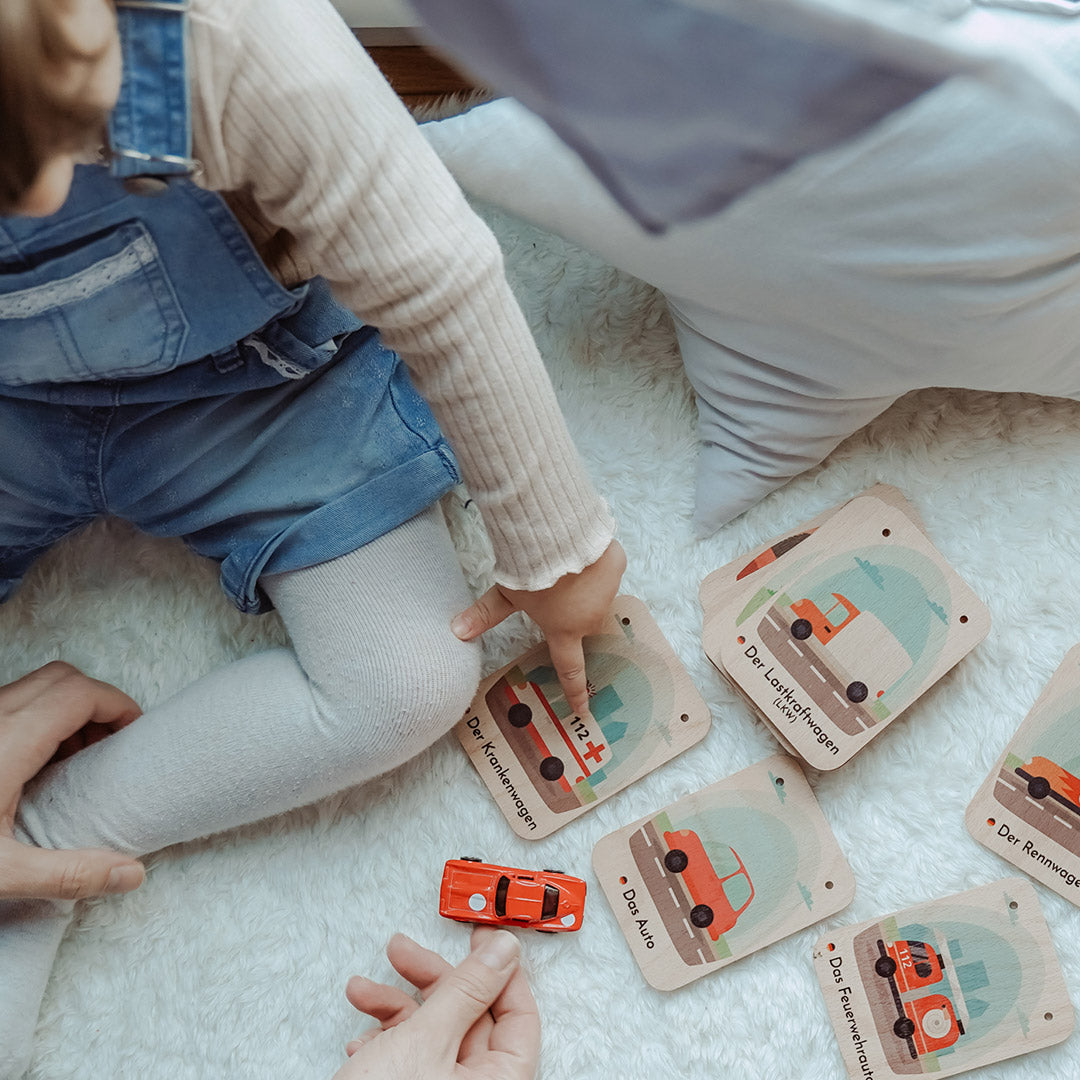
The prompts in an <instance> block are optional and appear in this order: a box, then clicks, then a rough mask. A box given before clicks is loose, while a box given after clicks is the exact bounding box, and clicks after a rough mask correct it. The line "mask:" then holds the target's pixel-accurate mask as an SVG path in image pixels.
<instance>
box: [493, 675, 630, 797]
mask: <svg viewBox="0 0 1080 1080" xmlns="http://www.w3.org/2000/svg"><path fill="white" fill-rule="evenodd" d="M506 694H507V698H508V699H509V701H510V706H509V708H508V709H507V713H506V718H507V720H508V721H509V722H510V724H511V725H512V726H513V727H516V728H522V729H524V730H526V731H527V733H528V734H529V736H530V737H531V738H532V740H533V741H534V742H535V743H536V746H537V749H539V751H540V754H541V761H540V766H539V772H540V775H541V776H542V777H543V778H544V779H545V780H551V781H553V782H554V783H557V784H559V786H560V787H562V788H563V789H564V790H565V791H570V790H571V785H572V784H580V783H581V782H582V780H587V779H588V778H589V777H590V776H592V774H593V773H594V772H596V771H597V770H599V769H601V768H603V767H604V765H606V764H607V763H608V762H609V761H610V760H611V749H610V747H608V746H607V744H606V743H605V742H604V741H603V736H602V734H601V732H600V730H599V728H598V726H597V725H595V724H591V723H586V722H585V721H583V720H582V719H581V717H580V716H568V717H566V718H565V719H560V718H559V717H558V716H556V714H555V710H554V709H553V708H552V707H551V704H550V703H549V701H548V699H547V698H546V697H545V696H544V693H543V691H542V690H541V689H540V687H539V686H537V684H536V683H534V682H531V681H525V682H522V683H514V684H513V685H510V684H508V685H507V689H506Z"/></svg>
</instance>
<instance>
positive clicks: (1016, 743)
mask: <svg viewBox="0 0 1080 1080" xmlns="http://www.w3.org/2000/svg"><path fill="white" fill-rule="evenodd" d="M1078 690H1080V645H1077V646H1074V647H1073V648H1072V649H1070V650H1069V652H1068V653H1067V654H1066V656H1065V659H1064V660H1063V661H1062V662H1061V665H1060V667H1059V668H1058V669H1057V671H1056V672H1054V675H1053V677H1052V678H1051V679H1050V681H1049V682H1048V683H1047V685H1046V688H1045V689H1044V690H1043V692H1042V694H1040V695H1039V699H1038V701H1036V702H1035V704H1034V706H1032V709H1031V712H1029V713H1028V715H1027V717H1026V718H1025V719H1024V722H1023V723H1022V724H1021V725H1020V727H1019V728H1018V730H1017V732H1016V734H1015V735H1014V736H1013V738H1012V740H1011V741H1010V743H1009V745H1008V746H1007V747H1006V748H1005V751H1004V753H1003V754H1002V755H1001V757H1000V758H998V761H997V764H996V765H995V766H994V768H993V770H992V772H991V773H990V775H989V776H988V777H987V778H986V780H985V781H984V782H983V784H982V787H980V788H979V790H978V791H977V792H976V794H975V798H974V799H972V800H971V804H970V805H969V806H968V809H967V814H966V815H965V822H966V823H967V827H968V831H969V832H970V833H971V835H972V836H974V837H975V839H976V840H978V841H979V843H981V844H985V845H986V847H988V848H989V849H990V850H991V851H995V852H997V854H999V855H1000V856H1002V858H1005V859H1007V860H1008V861H1009V862H1011V863H1012V864H1013V865H1015V866H1018V867H1019V868H1020V869H1021V870H1023V871H1024V873H1026V874H1030V875H1031V876H1032V877H1033V878H1035V879H1036V880H1037V881H1041V882H1042V883H1043V884H1044V885H1046V886H1048V887H1049V888H1051V889H1053V890H1054V892H1056V893H1060V894H1061V895H1062V896H1064V897H1065V899H1066V900H1069V901H1070V902H1072V903H1074V904H1076V905H1077V906H1078V907H1080V695H1078V693H1077V691H1078Z"/></svg>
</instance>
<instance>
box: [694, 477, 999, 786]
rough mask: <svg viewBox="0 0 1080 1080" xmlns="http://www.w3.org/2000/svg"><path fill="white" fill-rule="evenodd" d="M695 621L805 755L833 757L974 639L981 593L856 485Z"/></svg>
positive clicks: (981, 621) (869, 734) (986, 620)
mask: <svg viewBox="0 0 1080 1080" xmlns="http://www.w3.org/2000/svg"><path fill="white" fill-rule="evenodd" d="M796 550H797V553H796V552H792V553H791V554H790V555H788V556H787V557H786V558H785V559H784V560H783V561H782V562H781V563H778V564H777V566H776V567H775V570H774V572H770V573H768V574H767V576H766V575H764V574H760V573H759V574H754V575H753V580H752V581H751V583H750V584H749V586H748V587H747V589H746V591H745V592H742V593H740V594H738V595H737V597H736V598H735V599H734V600H733V601H731V602H730V603H729V605H728V606H727V607H726V608H724V609H723V610H722V611H721V612H720V613H719V614H718V615H715V616H714V617H712V618H711V619H710V620H709V622H708V623H707V625H706V627H705V632H704V637H705V651H706V653H707V655H708V656H709V658H710V659H711V660H712V661H713V663H714V664H716V666H717V667H718V668H719V669H720V670H721V671H722V672H723V673H724V674H725V675H726V676H727V677H728V678H729V679H730V680H731V681H732V682H733V683H734V684H735V685H737V686H738V688H739V690H740V691H741V692H742V693H743V694H744V695H745V696H746V697H747V698H748V699H749V700H750V701H751V702H752V703H753V705H754V706H755V708H756V709H757V711H758V712H759V714H760V715H761V716H762V717H763V718H764V719H765V720H766V721H767V722H768V723H769V724H770V725H771V726H772V727H773V728H775V729H776V730H777V731H778V732H780V733H781V734H782V736H783V739H784V741H785V742H786V743H787V744H788V745H790V746H791V747H793V748H794V749H795V751H796V752H797V753H798V754H799V756H800V757H802V758H803V760H805V761H806V762H807V763H808V764H810V765H812V766H814V767H815V768H818V769H835V768H838V767H839V766H841V765H843V764H844V762H846V761H848V760H849V759H850V758H851V756H852V755H853V754H854V753H856V751H858V750H860V749H861V748H862V747H863V746H865V745H866V743H867V742H869V741H870V739H872V738H874V737H875V736H876V735H878V734H880V733H881V731H882V730H883V729H884V727H885V726H886V725H887V724H889V723H890V722H891V721H892V720H894V719H895V718H896V717H897V716H898V715H899V714H900V713H901V712H903V710H904V709H906V708H907V707H908V706H909V705H910V704H911V703H912V702H913V701H915V699H916V698H918V697H919V696H920V695H921V694H922V693H924V692H925V691H926V690H927V689H929V688H930V686H932V685H933V684H934V683H935V682H936V681H937V680H938V679H940V678H941V676H942V675H944V674H945V673H946V672H947V671H948V670H949V669H950V668H951V667H953V665H954V664H956V663H957V662H958V661H959V660H960V659H961V658H962V657H963V656H964V655H966V654H967V653H968V652H969V651H970V650H971V649H972V648H974V647H975V645H977V644H978V643H979V642H980V641H981V640H982V639H983V638H984V637H985V636H986V634H987V632H988V631H989V628H990V615H989V612H988V611H987V609H986V607H985V605H984V604H983V603H982V602H981V601H980V600H979V599H978V598H977V597H976V596H975V594H974V593H973V592H972V591H971V589H970V588H968V586H967V585H966V584H965V583H964V582H963V581H962V580H961V578H960V576H959V575H958V574H957V573H956V571H955V570H953V569H952V568H951V567H950V566H949V565H948V563H947V562H946V561H945V559H944V557H943V556H942V555H941V553H940V552H938V551H937V549H936V548H935V547H934V546H933V544H931V543H930V541H929V539H928V538H927V536H926V534H925V533H923V532H922V530H921V529H920V528H919V527H918V526H917V525H915V524H914V523H913V522H912V521H911V520H910V519H909V518H908V517H907V516H906V514H905V513H903V512H902V510H901V509H899V508H897V507H895V506H890V505H888V504H886V503H884V502H882V501H881V500H880V499H877V498H873V497H871V496H861V497H859V498H857V499H853V500H852V501H851V502H849V503H847V504H846V505H845V506H843V507H842V508H841V509H840V510H838V511H837V512H836V513H835V514H834V515H833V516H832V517H831V518H829V520H828V521H826V522H825V523H824V524H822V525H820V526H818V527H817V529H816V530H815V531H814V532H813V534H812V535H811V536H809V537H807V538H806V539H805V540H803V541H802V542H801V543H800V544H799V545H798V548H797V549H796Z"/></svg>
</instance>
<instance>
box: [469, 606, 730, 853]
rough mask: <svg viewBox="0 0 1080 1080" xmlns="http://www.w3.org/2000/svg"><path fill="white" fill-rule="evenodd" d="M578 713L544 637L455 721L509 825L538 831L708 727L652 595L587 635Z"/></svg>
mask: <svg viewBox="0 0 1080 1080" xmlns="http://www.w3.org/2000/svg"><path fill="white" fill-rule="evenodd" d="M584 644H585V674H586V677H587V678H588V683H589V713H588V714H587V715H583V716H575V715H574V714H573V713H572V712H571V711H570V707H569V705H568V704H567V702H566V698H565V697H564V696H563V693H562V689H561V688H560V686H559V680H558V678H557V677H556V675H555V671H554V669H553V668H552V666H551V657H550V654H549V653H548V647H547V645H546V644H545V643H543V642H541V643H540V644H539V645H537V646H536V647H535V648H533V649H530V650H529V652H527V653H525V655H524V656H521V657H519V658H518V659H517V660H516V661H515V662H514V663H512V664H509V665H507V666H506V667H504V668H502V669H501V670H499V671H497V672H495V674H494V675H491V676H489V677H488V678H487V679H485V680H484V681H483V682H482V683H481V684H480V689H479V691H478V692H477V696H476V698H475V699H474V701H473V703H472V706H471V708H470V710H469V712H467V713H466V714H465V719H464V720H462V722H461V723H460V724H459V725H458V727H457V735H458V738H459V739H460V740H461V745H462V746H463V747H464V748H465V752H466V753H467V754H468V755H469V758H470V759H471V760H472V763H473V765H475V766H476V770H477V772H479V773H480V776H481V777H482V778H483V780H484V783H485V784H487V786H488V788H489V789H490V790H491V793H492V795H493V796H494V797H495V801H496V802H497V803H498V804H499V808H500V809H501V810H502V812H503V814H504V815H505V816H506V820H507V821H508V822H509V823H510V827H511V828H512V829H513V830H514V832H515V833H517V834H518V836H521V837H524V838H525V839H526V840H539V839H540V838H542V837H544V836H548V835H549V834H551V833H553V832H554V831H555V830H556V829H560V828H562V826H563V825H565V824H567V823H568V822H570V821H573V820H574V818H576V817H580V815H581V814H583V813H585V812H586V811H587V810H588V809H590V808H591V807H592V806H595V805H596V804H597V803H599V802H602V801H603V800H604V799H606V798H608V797H609V796H610V795H614V794H615V792H617V791H621V790H622V789H623V788H624V787H626V786H627V785H628V784H631V783H633V781H635V780H637V779H638V778H639V777H642V776H644V775H645V774H646V773H649V772H652V770H653V769H656V768H658V767H659V766H660V765H662V764H664V762H666V761H670V760H671V759H672V758H673V757H675V756H676V755H678V754H681V753H682V752H683V751H684V750H686V749H687V748H688V747H690V746H693V745H694V743H696V742H698V741H699V740H700V739H703V738H704V737H705V734H706V732H707V731H708V730H709V725H710V723H711V720H712V718H711V716H710V714H709V707H708V705H706V704H705V701H704V699H703V698H702V696H701V694H700V693H699V692H698V690H697V688H696V687H695V686H694V683H693V681H692V680H691V678H690V676H689V674H688V673H687V671H686V669H685V668H684V667H683V666H682V664H681V663H680V662H679V659H678V657H676V655H675V653H674V651H673V650H672V648H671V646H670V645H669V644H668V642H667V640H666V639H665V638H664V636H663V634H662V633H661V632H660V628H659V627H658V626H657V625H656V623H655V622H654V620H653V618H652V616H651V615H650V614H649V612H648V610H647V608H646V607H645V605H644V604H643V603H642V602H641V601H640V600H637V599H635V598H634V597H632V596H619V597H616V600H615V605H614V607H613V610H612V615H611V618H610V625H609V628H608V630H607V631H606V632H604V633H602V634H597V635H593V636H590V637H587V638H586V639H585V642H584Z"/></svg>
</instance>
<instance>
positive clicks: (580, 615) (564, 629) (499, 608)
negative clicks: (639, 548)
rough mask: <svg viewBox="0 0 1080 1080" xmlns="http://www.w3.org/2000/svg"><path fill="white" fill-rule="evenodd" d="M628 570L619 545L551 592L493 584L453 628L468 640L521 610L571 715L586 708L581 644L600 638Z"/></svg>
mask: <svg viewBox="0 0 1080 1080" xmlns="http://www.w3.org/2000/svg"><path fill="white" fill-rule="evenodd" d="M625 569H626V553H625V552H624V551H623V549H622V545H620V544H619V542H618V541H617V540H612V541H611V544H610V546H609V547H608V549H607V550H606V551H605V552H604V554H603V555H601V556H600V558H599V559H597V560H596V562H594V563H592V565H590V566H586V567H585V569H584V570H582V571H581V573H580V574H566V575H564V576H563V577H561V578H559V580H558V581H556V582H555V584H554V585H552V586H551V588H550V589H541V590H539V591H537V592H524V591H520V590H517V589H507V588H506V587H504V586H502V585H496V586H494V587H493V588H491V589H488V591H487V592H486V593H484V595H483V596H481V597H480V599H479V600H477V601H476V603H475V604H473V605H472V607H470V608H469V609H468V610H467V611H463V612H462V613H461V614H460V615H458V616H457V617H456V618H455V619H454V621H453V622H452V623H451V629H452V630H453V631H454V633H455V634H456V635H457V636H458V637H459V638H461V640H462V641H471V640H472V639H473V638H475V637H479V636H480V635H481V634H483V633H484V632H485V631H487V630H490V629H491V628H492V627H493V626H497V625H498V624H499V623H501V622H502V621H503V619H505V618H506V617H507V616H508V615H511V614H513V613H514V612H515V611H524V612H525V613H526V614H527V615H528V616H529V617H530V618H532V620H533V621H534V622H535V623H536V624H537V625H538V626H539V627H540V629H541V630H542V631H543V633H544V640H545V641H546V642H547V645H548V650H549V652H550V653H551V663H552V666H553V667H554V668H555V674H556V675H558V677H559V682H560V684H561V685H562V688H563V693H564V694H565V695H566V701H567V704H569V706H570V708H571V709H572V710H573V711H574V712H575V713H583V712H586V711H587V710H588V708H589V692H588V688H587V684H586V680H585V652H584V649H583V648H582V645H581V639H582V638H583V637H585V636H586V635H588V634H596V633H599V632H600V631H601V630H602V629H603V624H604V620H605V618H606V617H607V616H608V615H609V614H610V612H611V603H612V601H613V600H614V599H615V595H616V593H618V591H619V582H620V581H621V580H622V575H623V571H624V570H625Z"/></svg>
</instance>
